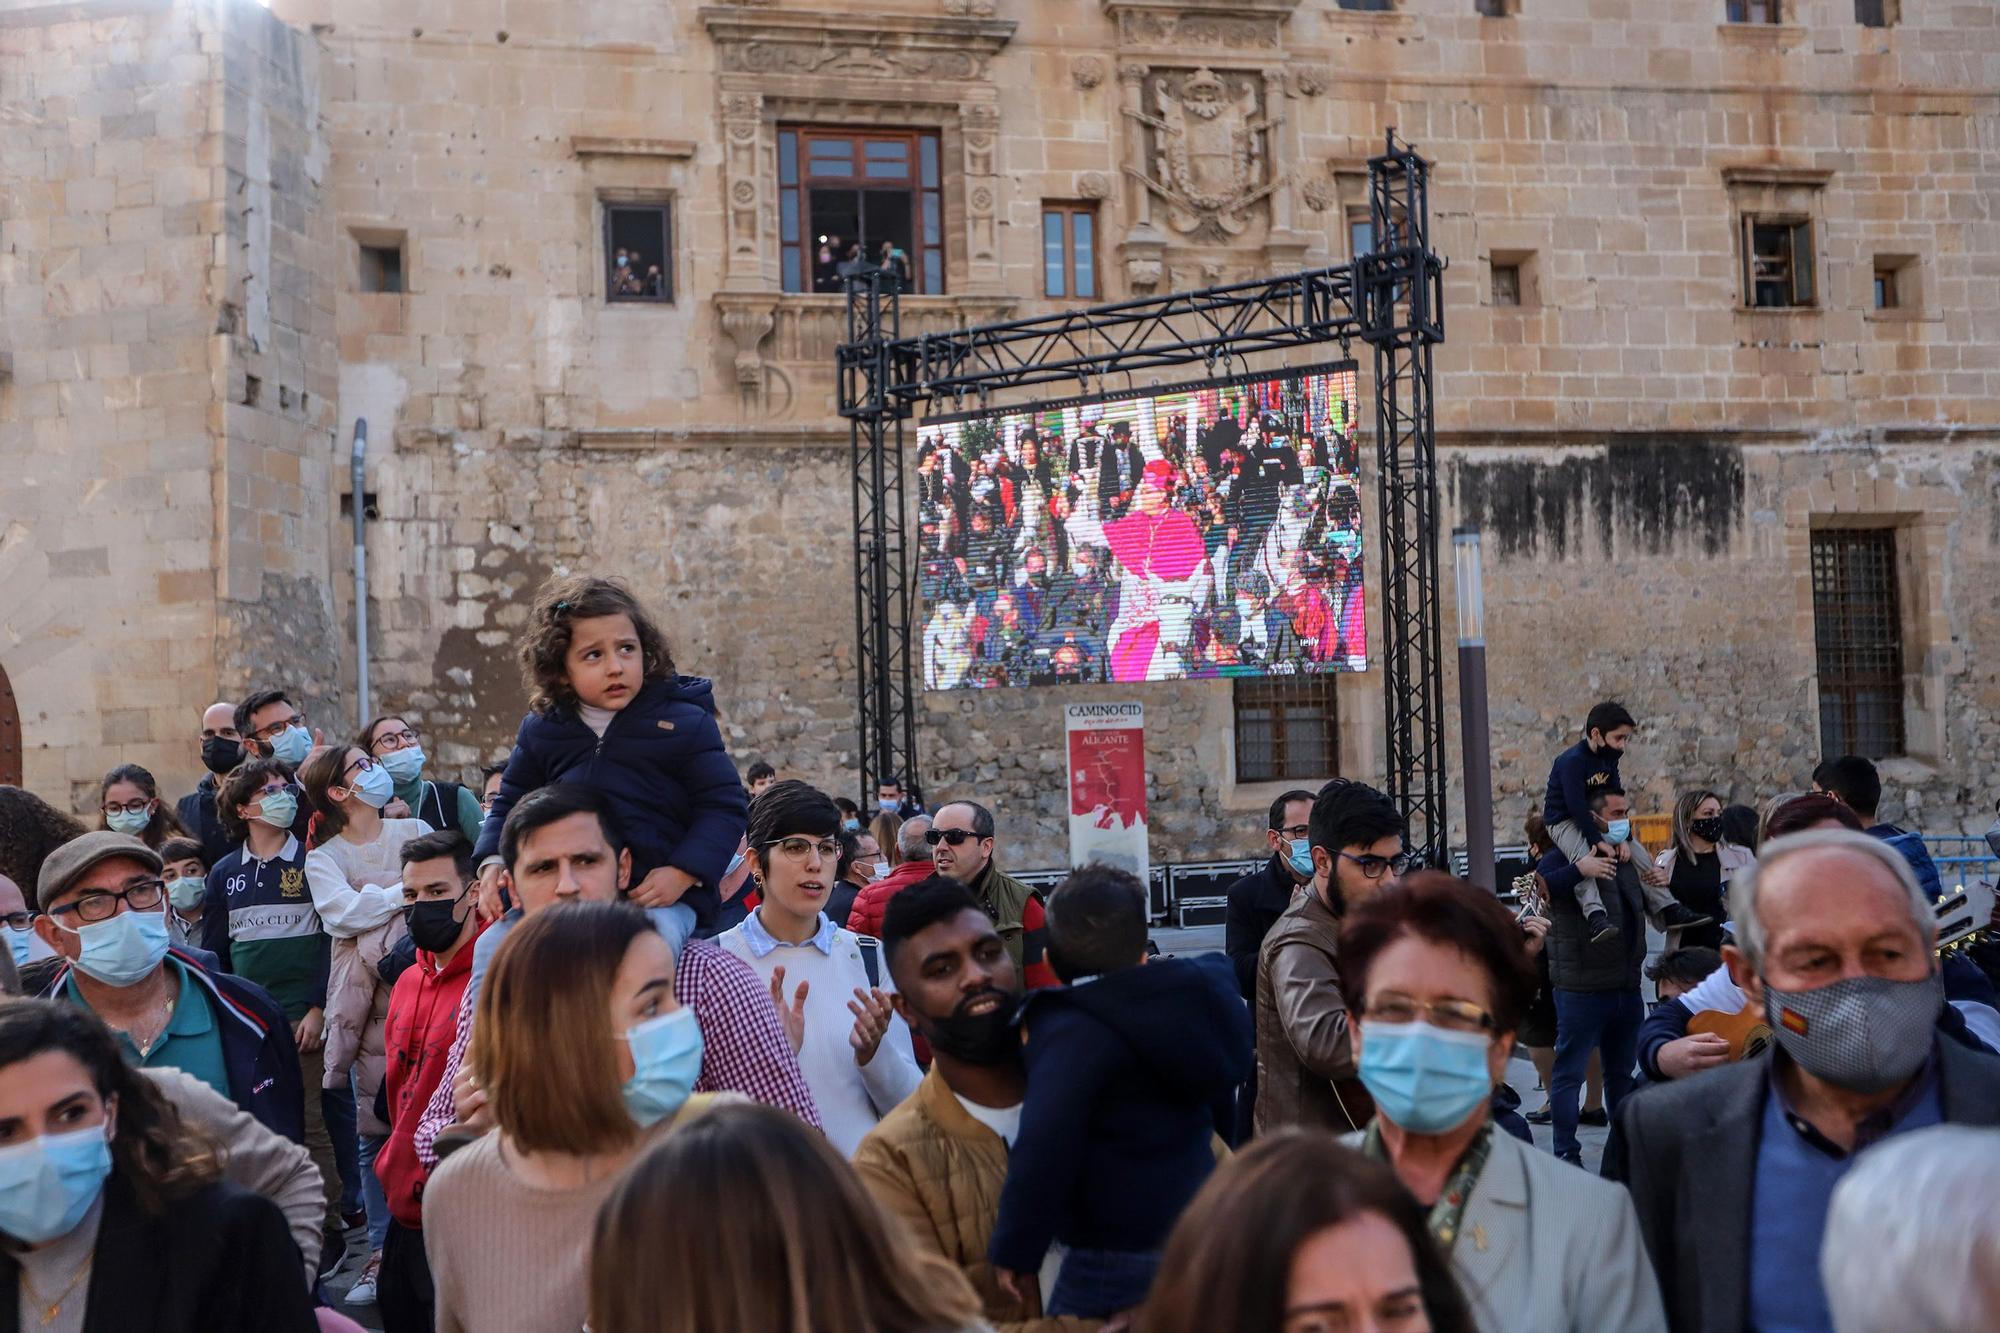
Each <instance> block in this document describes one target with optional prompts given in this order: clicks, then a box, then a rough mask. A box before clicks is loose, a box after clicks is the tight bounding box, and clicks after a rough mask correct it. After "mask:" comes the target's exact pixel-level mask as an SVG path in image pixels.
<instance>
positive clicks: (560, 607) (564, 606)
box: [555, 598, 569, 615]
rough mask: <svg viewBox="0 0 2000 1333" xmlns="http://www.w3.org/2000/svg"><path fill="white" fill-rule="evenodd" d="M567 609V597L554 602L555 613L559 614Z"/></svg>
mask: <svg viewBox="0 0 2000 1333" xmlns="http://www.w3.org/2000/svg"><path fill="white" fill-rule="evenodd" d="M567 610H569V600H568V599H567V598H565V599H564V600H562V601H560V602H557V603H556V605H555V612H556V614H557V615H561V614H562V613H563V612H565V611H567Z"/></svg>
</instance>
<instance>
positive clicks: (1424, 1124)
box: [1360, 1019, 1493, 1134]
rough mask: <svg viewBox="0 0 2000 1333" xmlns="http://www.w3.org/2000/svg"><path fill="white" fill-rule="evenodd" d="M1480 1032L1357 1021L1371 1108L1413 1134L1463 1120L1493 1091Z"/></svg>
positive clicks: (1488, 1046)
mask: <svg viewBox="0 0 2000 1333" xmlns="http://www.w3.org/2000/svg"><path fill="white" fill-rule="evenodd" d="M1491 1048H1492V1042H1491V1041H1489V1040H1488V1039H1487V1037H1486V1035H1485V1034H1484V1033H1480V1032H1450V1031H1447V1030H1446V1029H1444V1028H1439V1027H1433V1026H1431V1025H1430V1024H1429V1023H1423V1022H1417V1023H1370V1022H1367V1021H1366V1020H1365V1019H1364V1020H1363V1022H1362V1024H1361V1069H1360V1073H1361V1082H1362V1085H1363V1086H1364V1087H1366V1088H1367V1089H1368V1095H1369V1096H1371V1097H1373V1098H1374V1099H1375V1109H1376V1110H1377V1111H1379V1112H1381V1113H1382V1115H1383V1116H1385V1117H1387V1118H1388V1119H1389V1120H1390V1121H1391V1122H1392V1123H1394V1124H1395V1125H1397V1126H1399V1127H1401V1128H1403V1129H1406V1130H1408V1131H1410V1132H1411V1133H1413V1134H1442V1133H1444V1131H1446V1130H1448V1129H1455V1128H1457V1127H1458V1126H1459V1125H1462V1124H1464V1123H1465V1121H1466V1118H1467V1117H1468V1116H1470V1115H1471V1114H1472V1113H1473V1112H1474V1111H1476V1110H1477V1109H1479V1106H1480V1104H1481V1103H1483V1102H1485V1101H1486V1099H1487V1098H1488V1097H1490V1096H1492V1095H1493V1074H1492V1071H1490V1070H1489V1069H1488V1068H1487V1067H1486V1053H1487V1052H1488V1051H1489V1050H1490V1049H1491Z"/></svg>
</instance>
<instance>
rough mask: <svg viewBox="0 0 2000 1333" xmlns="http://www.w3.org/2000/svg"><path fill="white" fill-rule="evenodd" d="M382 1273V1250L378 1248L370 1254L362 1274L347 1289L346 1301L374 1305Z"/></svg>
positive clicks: (353, 1303)
mask: <svg viewBox="0 0 2000 1333" xmlns="http://www.w3.org/2000/svg"><path fill="white" fill-rule="evenodd" d="M381 1273H382V1252H381V1251H380V1250H377V1251H376V1252H375V1253H373V1254H371V1255H369V1256H368V1266H367V1267H365V1268H363V1269H362V1270H361V1276H360V1277H358V1278H356V1279H355V1280H354V1285H353V1286H351V1287H349V1288H348V1289H347V1302H346V1303H347V1304H349V1305H373V1304H374V1303H375V1293H376V1290H377V1287H378V1279H379V1278H380V1277H381Z"/></svg>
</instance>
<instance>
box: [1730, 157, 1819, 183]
mask: <svg viewBox="0 0 2000 1333" xmlns="http://www.w3.org/2000/svg"><path fill="white" fill-rule="evenodd" d="M1832 179H1833V173H1832V172H1831V171H1828V170H1826V169H1825V168H1824V167H1802V166H1787V165H1785V164H1783V163H1779V162H1748V163H1744V164H1742V165H1740V166H1728V167H1724V168H1723V169H1722V183H1723V184H1724V185H1780V186H1794V187H1796V186H1805V187H1807V188H1809V189H1815V190H1816V189H1820V188H1823V187H1824V186H1825V185H1826V183H1827V182H1828V181H1830V180H1832Z"/></svg>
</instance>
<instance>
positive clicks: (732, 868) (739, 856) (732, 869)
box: [722, 852, 743, 879]
mask: <svg viewBox="0 0 2000 1333" xmlns="http://www.w3.org/2000/svg"><path fill="white" fill-rule="evenodd" d="M742 864H743V853H741V852H738V853H736V855H734V856H732V857H730V858H729V869H727V870H725V871H723V872H722V877H723V878H724V879H728V878H729V877H730V876H731V875H733V874H735V873H736V867H738V866H740V865H742Z"/></svg>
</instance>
